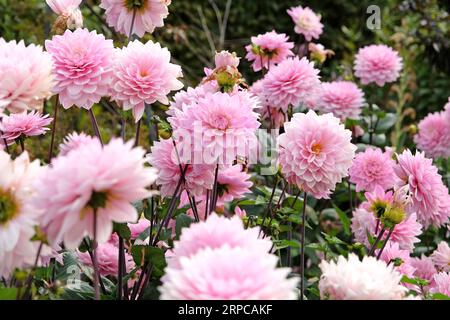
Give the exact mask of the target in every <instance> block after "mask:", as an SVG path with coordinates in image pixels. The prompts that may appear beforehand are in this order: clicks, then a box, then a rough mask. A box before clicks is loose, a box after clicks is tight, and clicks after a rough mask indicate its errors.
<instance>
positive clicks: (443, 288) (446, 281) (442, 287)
mask: <svg viewBox="0 0 450 320" xmlns="http://www.w3.org/2000/svg"><path fill="white" fill-rule="evenodd" d="M433 280H434V285H433V286H432V288H431V290H430V292H431V293H442V294H445V295H447V296H450V273H449V272H440V273H438V274H435V275H434V277H433Z"/></svg>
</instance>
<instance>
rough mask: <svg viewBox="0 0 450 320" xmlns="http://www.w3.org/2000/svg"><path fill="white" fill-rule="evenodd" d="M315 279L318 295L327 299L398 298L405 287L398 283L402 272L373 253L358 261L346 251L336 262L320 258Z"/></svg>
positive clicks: (403, 294) (404, 294)
mask: <svg viewBox="0 0 450 320" xmlns="http://www.w3.org/2000/svg"><path fill="white" fill-rule="evenodd" d="M319 267H320V269H321V270H322V275H321V276H320V281H319V290H320V296H321V297H322V299H330V300H402V299H404V298H405V296H406V293H407V289H406V288H405V287H403V286H402V285H401V284H400V280H401V278H402V275H401V274H400V273H399V272H397V271H396V270H394V268H393V265H392V264H391V265H389V266H387V265H386V263H385V262H384V261H380V260H377V259H376V258H375V257H367V256H366V257H364V258H363V260H362V261H360V260H359V258H358V257H357V256H356V255H355V254H354V253H350V254H349V256H348V259H346V258H344V257H343V256H339V257H338V260H337V262H334V261H331V262H327V261H325V260H323V261H322V262H321V263H320V265H319Z"/></svg>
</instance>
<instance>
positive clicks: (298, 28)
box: [287, 6, 323, 41]
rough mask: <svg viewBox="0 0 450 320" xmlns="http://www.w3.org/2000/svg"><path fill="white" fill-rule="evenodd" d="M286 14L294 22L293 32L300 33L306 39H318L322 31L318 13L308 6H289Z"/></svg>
mask: <svg viewBox="0 0 450 320" xmlns="http://www.w3.org/2000/svg"><path fill="white" fill-rule="evenodd" d="M287 12H288V14H289V15H290V16H291V18H292V21H294V23H295V29H294V30H295V32H296V33H298V34H302V35H303V36H304V37H305V39H306V41H311V40H312V39H313V38H314V39H319V37H320V35H321V34H322V32H323V24H322V23H321V22H320V19H321V17H320V15H317V14H316V13H314V11H312V10H311V9H310V8H308V7H304V8H303V7H302V6H298V7H293V8H290V9H289V10H288V11H287Z"/></svg>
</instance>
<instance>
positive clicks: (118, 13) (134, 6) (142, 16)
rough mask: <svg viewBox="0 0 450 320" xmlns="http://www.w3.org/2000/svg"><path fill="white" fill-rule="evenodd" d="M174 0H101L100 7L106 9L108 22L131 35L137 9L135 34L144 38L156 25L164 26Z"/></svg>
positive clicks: (134, 25) (125, 33) (134, 26)
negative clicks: (169, 7)
mask: <svg viewBox="0 0 450 320" xmlns="http://www.w3.org/2000/svg"><path fill="white" fill-rule="evenodd" d="M171 2H172V0H139V1H133V0H101V2H100V8H102V9H105V10H106V22H107V23H108V25H109V26H110V27H113V28H114V29H115V30H116V31H117V32H119V33H121V34H124V35H127V36H129V35H130V30H131V25H132V23H133V15H134V11H135V10H136V14H135V18H134V24H133V32H132V33H133V34H135V35H137V36H138V37H139V38H142V37H143V36H144V34H145V33H146V32H149V33H152V32H153V31H154V30H155V28H156V27H162V26H164V19H165V18H167V16H168V15H169V9H168V6H169V5H170V3H171Z"/></svg>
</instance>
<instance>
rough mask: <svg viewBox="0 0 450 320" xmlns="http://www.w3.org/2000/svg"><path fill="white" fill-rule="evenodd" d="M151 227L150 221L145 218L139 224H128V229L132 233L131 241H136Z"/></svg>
mask: <svg viewBox="0 0 450 320" xmlns="http://www.w3.org/2000/svg"><path fill="white" fill-rule="evenodd" d="M149 227H150V221H148V220H147V219H145V218H140V219H139V220H138V222H137V223H128V228H130V231H131V239H133V240H135V239H137V238H138V237H139V235H140V234H141V233H142V232H144V231H145V230H146V229H147V228H149Z"/></svg>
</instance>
